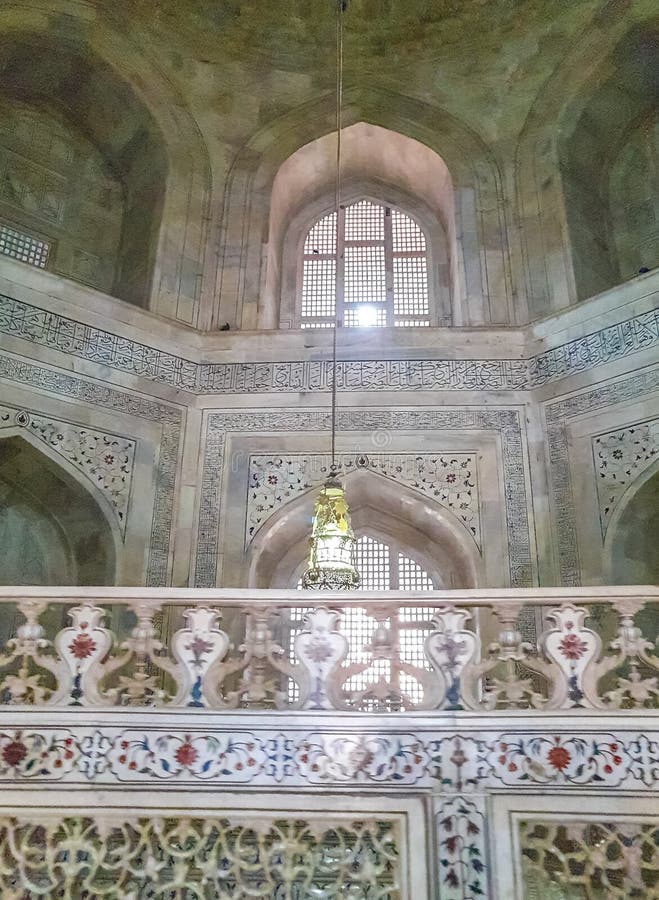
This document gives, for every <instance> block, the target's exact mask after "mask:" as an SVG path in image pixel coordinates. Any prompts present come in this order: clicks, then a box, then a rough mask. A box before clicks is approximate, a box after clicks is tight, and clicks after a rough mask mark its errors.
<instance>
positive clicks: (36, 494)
mask: <svg viewBox="0 0 659 900" xmlns="http://www.w3.org/2000/svg"><path fill="white" fill-rule="evenodd" d="M0 559H2V566H0V584H7V585H13V584H40V585H65V584H70V585H94V584H96V585H112V584H114V583H115V564H116V550H115V543H114V537H113V534H112V530H111V527H110V525H109V523H108V520H107V519H106V517H105V515H104V514H103V512H102V510H101V509H100V507H99V506H98V504H97V503H96V501H95V500H94V498H93V497H92V495H91V494H90V492H89V491H88V490H87V489H86V488H84V487H83V486H82V485H81V484H80V483H79V482H78V481H77V480H76V479H75V478H74V477H73V476H72V475H70V474H69V473H68V472H66V471H64V469H62V468H61V467H60V466H59V465H58V464H57V463H56V462H54V461H53V460H51V459H50V458H49V457H48V456H46V455H44V454H43V453H41V452H40V451H39V450H37V449H36V448H35V447H33V446H32V445H31V444H30V443H28V442H27V441H26V440H24V439H23V438H21V437H8V438H3V439H2V440H0Z"/></svg>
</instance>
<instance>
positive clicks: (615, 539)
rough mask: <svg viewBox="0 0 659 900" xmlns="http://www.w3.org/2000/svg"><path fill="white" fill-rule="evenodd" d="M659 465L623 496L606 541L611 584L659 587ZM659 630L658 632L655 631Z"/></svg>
mask: <svg viewBox="0 0 659 900" xmlns="http://www.w3.org/2000/svg"><path fill="white" fill-rule="evenodd" d="M658 548H659V462H656V463H655V464H654V465H652V466H650V467H649V468H648V469H646V471H645V472H644V473H643V475H641V476H639V477H638V478H637V479H635V481H634V482H633V483H632V484H631V485H630V486H629V488H628V489H627V491H626V492H625V494H623V496H622V498H621V500H620V502H619V504H618V508H617V509H616V511H615V513H614V515H613V517H612V519H611V522H610V524H609V527H608V529H607V532H606V540H605V542H604V556H605V571H606V575H607V584H657V585H659V550H658ZM655 630H656V629H655Z"/></svg>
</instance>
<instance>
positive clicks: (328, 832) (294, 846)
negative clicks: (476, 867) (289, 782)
mask: <svg viewBox="0 0 659 900" xmlns="http://www.w3.org/2000/svg"><path fill="white" fill-rule="evenodd" d="M0 846H2V847H3V848H4V851H3V865H2V866H0V892H1V893H2V896H3V897H19V896H20V897H25V896H30V897H36V896H40V897H41V896H48V897H55V896H57V897H83V896H85V897H105V898H108V900H138V898H142V897H147V896H149V897H151V896H153V897H177V898H180V900H192V898H194V900H202V898H206V900H211V898H218V897H273V898H274V897H281V898H284V897H328V898H331V897H334V898H339V897H367V896H368V897H373V898H379V900H388V898H391V900H394V898H396V897H399V896H400V867H399V862H398V854H399V850H398V836H397V833H396V826H395V823H392V822H386V821H385V822H380V821H374V820H370V821H367V820H362V821H354V822H351V821H350V820H349V819H346V820H345V821H342V822H341V823H338V822H337V823H333V822H332V821H331V820H329V821H328V818H327V817H326V816H325V817H323V819H322V820H318V821H314V820H310V821H309V820H305V819H303V818H302V817H300V818H296V819H294V820H293V819H290V820H270V821H268V820H261V821H259V819H257V818H250V820H249V822H242V821H239V820H238V821H232V820H229V819H226V818H220V817H207V816H204V817H203V818H194V817H192V816H190V817H185V818H184V817H180V818H174V817H170V816H167V814H166V813H165V814H164V815H163V816H162V817H160V816H157V815H156V816H153V815H151V816H149V817H148V818H146V817H145V818H138V817H137V816H133V815H131V816H121V815H120V814H115V815H113V816H104V817H103V818H102V819H101V818H100V817H99V818H98V819H97V818H92V817H91V816H90V817H75V818H73V817H67V818H53V819H50V818H47V819H45V821H43V822H41V823H40V824H32V823H31V822H29V821H25V820H23V819H17V818H9V817H2V818H0ZM27 860H29V863H28V862H26V861H27Z"/></svg>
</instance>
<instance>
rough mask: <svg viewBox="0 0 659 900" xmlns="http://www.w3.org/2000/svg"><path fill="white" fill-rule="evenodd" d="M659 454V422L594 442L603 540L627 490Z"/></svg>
mask: <svg viewBox="0 0 659 900" xmlns="http://www.w3.org/2000/svg"><path fill="white" fill-rule="evenodd" d="M658 453H659V419H655V420H654V421H652V422H647V423H643V424H642V425H634V426H633V427H631V428H621V429H619V430H618V431H610V432H609V433H608V434H603V435H600V436H599V437H596V438H593V459H594V460H595V469H596V471H597V475H598V478H597V493H598V498H599V506H600V523H601V528H602V537H605V536H606V531H607V528H608V526H609V523H610V521H611V516H612V515H613V513H614V511H615V509H616V506H617V505H618V501H619V500H620V498H621V497H622V495H623V494H624V492H625V490H626V488H627V487H628V486H629V485H630V484H631V483H632V481H633V480H634V479H635V478H636V477H637V476H638V475H640V473H641V472H642V471H643V470H644V469H646V468H647V466H649V465H650V464H651V463H652V462H653V460H654V459H655V458H656V456H657V454H658Z"/></svg>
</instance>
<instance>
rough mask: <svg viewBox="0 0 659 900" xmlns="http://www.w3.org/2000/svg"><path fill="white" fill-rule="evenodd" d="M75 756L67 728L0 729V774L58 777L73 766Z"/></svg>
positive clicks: (41, 777) (73, 742)
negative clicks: (48, 731)
mask: <svg viewBox="0 0 659 900" xmlns="http://www.w3.org/2000/svg"><path fill="white" fill-rule="evenodd" d="M75 756H76V747H75V741H74V738H73V735H72V734H71V733H69V732H59V733H57V732H56V733H51V734H50V735H44V734H39V733H36V732H24V731H10V732H0V777H4V778H6V777H9V778H12V779H14V778H35V779H44V780H50V779H60V778H62V777H63V776H64V775H66V774H67V773H68V772H71V770H72V769H73V767H74V765H75Z"/></svg>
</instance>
